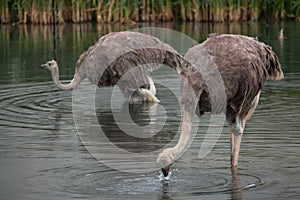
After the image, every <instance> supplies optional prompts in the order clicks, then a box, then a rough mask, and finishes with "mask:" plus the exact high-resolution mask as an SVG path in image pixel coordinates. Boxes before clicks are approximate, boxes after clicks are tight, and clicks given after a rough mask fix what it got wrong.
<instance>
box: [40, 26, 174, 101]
mask: <svg viewBox="0 0 300 200" xmlns="http://www.w3.org/2000/svg"><path fill="white" fill-rule="evenodd" d="M144 48H149V49H151V48H153V49H162V50H168V51H170V52H175V53H176V50H174V49H173V48H172V47H171V46H169V45H167V44H165V43H163V42H162V41H160V40H159V39H157V38H155V37H152V36H150V35H146V34H142V33H138V32H130V31H125V32H113V33H110V34H107V35H105V36H103V37H101V38H100V39H99V40H98V41H97V42H96V43H95V44H94V45H93V46H91V47H90V48H89V49H88V50H87V51H86V52H84V53H83V54H82V55H81V56H80V58H79V59H78V61H77V64H76V69H75V74H74V78H73V79H72V80H71V82H70V83H68V84H62V83H61V81H60V80H59V67H58V64H57V62H56V61H54V60H51V61H48V62H47V63H45V64H43V65H41V66H42V67H46V68H48V69H49V70H50V71H51V72H52V79H53V82H54V84H55V85H56V86H57V87H58V88H59V89H61V90H72V89H74V88H76V87H77V86H78V85H79V84H80V83H81V82H82V81H83V80H84V79H85V78H88V79H89V80H90V81H91V82H92V83H93V84H95V85H97V86H98V87H105V86H113V85H116V84H117V85H118V86H119V88H120V89H121V91H122V93H123V95H124V97H125V100H129V99H130V97H131V95H134V96H135V100H136V99H137V98H136V97H137V96H140V97H141V98H142V100H143V101H151V102H159V100H158V99H157V98H156V96H155V94H156V89H155V85H154V83H153V80H152V78H151V77H150V75H149V71H152V70H153V69H156V68H158V67H159V66H158V65H156V64H153V63H146V62H144V63H145V64H144V66H139V67H138V68H135V69H134V70H132V71H130V70H128V69H132V68H131V65H132V64H133V63H134V62H138V63H140V62H142V61H141V60H143V59H144V58H143V57H140V58H137V60H136V61H133V63H127V65H126V64H125V63H124V62H123V64H122V63H121V65H118V67H115V66H116V64H118V63H114V64H112V63H113V62H114V60H116V59H117V58H119V57H122V55H123V54H126V53H127V52H135V51H136V50H138V49H144ZM159 55H160V54H159ZM144 56H145V55H144ZM146 56H152V55H151V53H148V54H147V55H146ZM153 56H157V55H153ZM121 62H122V61H121ZM121 77H123V78H122V79H121V80H120V78H121ZM119 80H120V81H119ZM118 81H119V82H118Z"/></svg>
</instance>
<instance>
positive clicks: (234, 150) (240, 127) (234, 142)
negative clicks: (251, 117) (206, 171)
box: [230, 117, 245, 167]
mask: <svg viewBox="0 0 300 200" xmlns="http://www.w3.org/2000/svg"><path fill="white" fill-rule="evenodd" d="M244 127H245V120H242V119H239V117H237V118H236V119H235V122H234V123H232V124H231V125H230V147H231V167H235V166H237V164H238V159H239V151H240V146H241V141H242V136H243V132H244Z"/></svg>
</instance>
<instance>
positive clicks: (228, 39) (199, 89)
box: [157, 34, 283, 176]
mask: <svg viewBox="0 0 300 200" xmlns="http://www.w3.org/2000/svg"><path fill="white" fill-rule="evenodd" d="M203 50H205V51H206V53H207V55H208V56H210V57H211V58H212V59H213V61H214V63H215V65H216V67H217V69H218V71H219V74H220V76H221V79H222V81H223V85H224V89H225V93H226V99H225V102H224V103H225V106H224V108H225V109H224V110H222V109H220V110H218V109H215V110H212V109H211V97H212V95H210V93H209V90H208V89H207V88H208V86H207V85H206V83H209V84H213V83H214V76H208V77H206V80H205V81H204V78H203V76H202V75H201V74H199V73H197V72H194V73H187V71H186V72H185V71H184V72H182V73H183V75H184V74H185V73H186V75H185V76H186V77H189V78H187V79H188V84H189V85H191V87H192V90H193V91H192V92H194V93H195V96H197V99H198V102H197V103H195V102H193V100H189V98H190V97H191V95H189V93H190V92H191V90H189V89H184V86H185V85H187V84H185V83H183V88H182V92H181V98H183V99H181V101H182V103H183V106H184V111H183V121H182V125H181V136H180V139H179V141H178V143H177V145H176V146H175V147H173V148H168V149H165V150H164V151H163V152H162V153H160V154H159V155H158V158H157V164H158V166H159V167H161V168H162V171H163V174H164V175H165V176H167V175H168V171H169V167H170V165H171V164H172V163H173V162H174V161H175V159H176V158H178V156H179V155H180V154H182V153H183V151H184V149H185V147H186V146H187V143H188V139H189V137H190V131H191V126H192V116H193V114H194V112H195V111H196V106H197V107H198V109H197V111H196V114H197V115H198V116H201V115H203V114H204V113H205V112H213V113H220V112H225V113H226V119H227V122H228V125H229V127H230V146H231V166H232V168H234V167H235V166H237V164H238V155H239V150H240V144H241V140H242V135H243V132H244V127H245V124H246V121H247V120H248V119H249V118H250V117H251V115H252V114H253V112H254V110H255V108H256V106H257V104H258V101H259V95H260V93H261V90H262V88H263V85H264V83H265V81H266V80H268V79H274V80H280V79H283V72H282V70H281V66H280V63H279V60H278V58H277V56H276V55H275V53H274V52H273V51H272V49H271V47H269V46H267V45H265V44H264V43H262V42H259V41H257V40H256V39H254V38H251V37H247V36H241V35H230V34H224V35H219V36H214V37H211V38H208V39H207V40H206V41H204V42H203V43H202V44H199V45H197V46H195V47H193V48H191V49H190V50H189V51H188V52H187V53H186V55H185V56H184V58H185V59H186V60H187V61H189V62H192V63H195V62H193V61H197V59H198V61H200V62H198V63H199V64H198V65H194V66H195V67H196V68H197V69H198V70H200V71H201V68H205V69H210V67H209V66H204V65H206V64H205V63H203V64H201V60H199V59H201V56H200V52H201V51H203ZM196 63H197V62H196ZM211 87H214V85H211ZM186 88H188V87H186ZM211 91H214V90H211ZM192 98H193V97H192Z"/></svg>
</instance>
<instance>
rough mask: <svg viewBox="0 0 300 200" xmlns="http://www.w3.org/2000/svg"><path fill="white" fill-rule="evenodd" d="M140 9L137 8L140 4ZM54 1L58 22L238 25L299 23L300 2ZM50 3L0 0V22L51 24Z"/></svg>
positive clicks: (259, 0) (275, 0)
mask: <svg viewBox="0 0 300 200" xmlns="http://www.w3.org/2000/svg"><path fill="white" fill-rule="evenodd" d="M140 2H141V3H142V5H141V6H138V4H139V3H140ZM266 2H267V1H266V0H165V1H161V0H55V8H57V12H56V16H55V18H56V19H55V20H56V22H57V23H64V22H74V23H82V22H88V21H97V22H99V23H116V22H120V23H124V24H133V23H135V22H137V21H138V20H139V8H140V9H141V10H140V11H141V19H142V20H143V21H172V20H178V21H180V20H181V21H194V22H203V21H208V22H225V21H229V22H240V21H255V20H258V19H260V18H264V17H266V14H265V13H266V12H267V10H266V9H268V13H269V14H268V17H270V18H271V20H272V19H273V20H284V19H287V18H289V19H295V20H300V0H268V6H266ZM52 7H53V5H52V0H43V1H40V0H1V3H0V22H1V23H2V24H6V23H34V24H50V23H52Z"/></svg>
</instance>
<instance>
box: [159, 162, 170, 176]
mask: <svg viewBox="0 0 300 200" xmlns="http://www.w3.org/2000/svg"><path fill="white" fill-rule="evenodd" d="M170 166H171V165H169V166H167V167H164V168H161V171H162V173H163V175H164V177H167V176H168V175H169V170H170Z"/></svg>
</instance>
